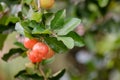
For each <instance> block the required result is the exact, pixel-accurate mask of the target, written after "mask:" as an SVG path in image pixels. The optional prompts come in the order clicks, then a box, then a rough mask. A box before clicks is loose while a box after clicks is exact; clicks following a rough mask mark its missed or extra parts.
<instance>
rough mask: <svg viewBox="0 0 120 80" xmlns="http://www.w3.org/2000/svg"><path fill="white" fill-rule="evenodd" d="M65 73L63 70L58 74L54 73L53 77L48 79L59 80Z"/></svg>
mask: <svg viewBox="0 0 120 80" xmlns="http://www.w3.org/2000/svg"><path fill="white" fill-rule="evenodd" d="M64 73H65V69H63V70H60V71H59V72H57V73H55V74H54V75H53V76H51V77H50V78H49V80H59V79H60V78H61V77H62V76H63V75H64Z"/></svg>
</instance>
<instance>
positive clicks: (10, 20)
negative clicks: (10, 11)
mask: <svg viewBox="0 0 120 80" xmlns="http://www.w3.org/2000/svg"><path fill="white" fill-rule="evenodd" d="M18 21H19V18H18V17H15V16H9V17H8V18H7V20H6V22H5V25H8V24H9V23H10V22H12V23H16V22H18Z"/></svg>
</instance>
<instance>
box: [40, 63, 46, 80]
mask: <svg viewBox="0 0 120 80" xmlns="http://www.w3.org/2000/svg"><path fill="white" fill-rule="evenodd" d="M39 71H40V73H41V75H42V76H43V77H44V80H47V78H46V75H45V73H44V71H43V70H42V68H41V66H40V64H39Z"/></svg>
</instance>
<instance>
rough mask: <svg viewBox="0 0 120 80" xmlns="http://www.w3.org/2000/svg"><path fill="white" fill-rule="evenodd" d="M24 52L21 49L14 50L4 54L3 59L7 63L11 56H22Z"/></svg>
mask: <svg viewBox="0 0 120 80" xmlns="http://www.w3.org/2000/svg"><path fill="white" fill-rule="evenodd" d="M22 52H24V51H23V50H22V49H21V48H13V49H11V50H10V51H9V52H8V53H5V54H4V56H3V57H2V59H3V60H5V61H7V60H8V59H9V58H10V57H11V56H13V55H15V54H18V53H19V54H21V53H22Z"/></svg>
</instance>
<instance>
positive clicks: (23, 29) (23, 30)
mask: <svg viewBox="0 0 120 80" xmlns="http://www.w3.org/2000/svg"><path fill="white" fill-rule="evenodd" d="M28 25H29V24H27V23H25V22H21V23H20V22H17V23H16V25H15V30H16V31H17V32H18V33H20V34H22V35H24V36H26V37H29V38H32V36H31V30H30V29H29V27H28Z"/></svg>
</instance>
